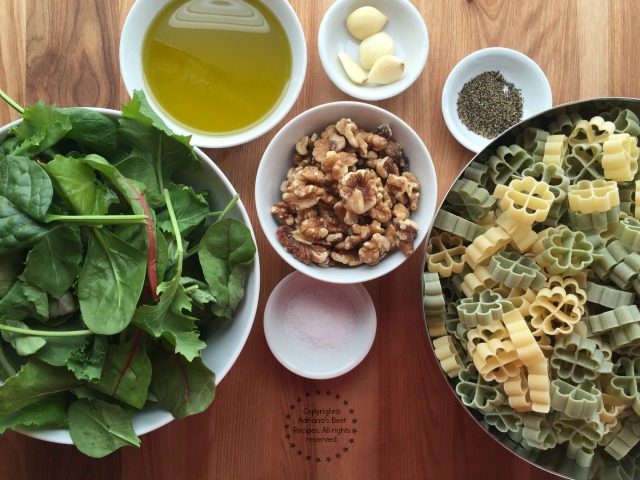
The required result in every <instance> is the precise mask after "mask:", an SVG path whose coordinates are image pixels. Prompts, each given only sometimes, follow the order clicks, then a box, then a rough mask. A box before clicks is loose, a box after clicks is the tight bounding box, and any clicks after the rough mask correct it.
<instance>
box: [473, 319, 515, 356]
mask: <svg viewBox="0 0 640 480" xmlns="http://www.w3.org/2000/svg"><path fill="white" fill-rule="evenodd" d="M507 338H509V332H508V331H507V327H505V326H504V323H502V321H500V320H496V321H494V322H491V323H489V324H488V325H478V326H477V327H475V328H470V329H469V330H468V331H467V351H468V352H469V354H470V355H473V353H474V352H475V351H476V347H477V346H478V345H479V344H480V343H488V342H489V341H491V340H494V339H495V340H505V339H507Z"/></svg>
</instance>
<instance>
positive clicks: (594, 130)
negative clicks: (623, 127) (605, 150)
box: [569, 116, 616, 147]
mask: <svg viewBox="0 0 640 480" xmlns="http://www.w3.org/2000/svg"><path fill="white" fill-rule="evenodd" d="M615 129H616V126H615V125H614V124H613V122H607V121H605V120H604V118H602V117H600V116H595V117H593V118H592V119H591V120H589V121H587V120H580V121H578V123H576V126H575V127H574V129H573V132H571V135H569V145H571V146H572V147H573V146H575V145H577V144H580V143H603V142H604V141H606V140H607V139H608V138H609V136H610V135H611V134H612V133H613V132H614V131H615Z"/></svg>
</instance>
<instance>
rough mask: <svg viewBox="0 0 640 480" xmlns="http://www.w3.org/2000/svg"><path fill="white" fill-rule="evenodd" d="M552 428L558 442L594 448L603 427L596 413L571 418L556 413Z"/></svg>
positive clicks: (601, 434) (602, 431) (602, 432)
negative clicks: (585, 416) (586, 416)
mask: <svg viewBox="0 0 640 480" xmlns="http://www.w3.org/2000/svg"><path fill="white" fill-rule="evenodd" d="M553 429H554V431H555V432H556V437H557V438H558V441H559V442H560V443H564V442H567V441H568V442H569V443H570V444H571V445H572V446H573V447H577V448H587V449H590V450H592V449H594V448H595V447H596V445H597V444H598V442H599V441H600V439H601V438H602V436H603V435H604V427H603V425H602V423H601V422H600V418H599V417H598V414H597V413H594V414H593V415H591V417H588V418H571V417H569V416H568V415H565V414H563V413H560V414H556V415H555V417H554V422H553Z"/></svg>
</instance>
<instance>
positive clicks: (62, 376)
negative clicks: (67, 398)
mask: <svg viewBox="0 0 640 480" xmlns="http://www.w3.org/2000/svg"><path fill="white" fill-rule="evenodd" d="M81 384H82V382H80V381H79V380H78V379H77V378H76V377H74V376H73V374H72V373H71V372H69V371H68V370H67V369H66V368H64V367H54V366H51V365H48V364H46V363H44V362H42V361H41V360H38V359H37V358H33V357H30V358H29V361H28V362H27V363H25V364H24V365H23V366H22V368H21V369H20V371H19V372H18V373H16V374H15V375H14V376H13V377H10V378H8V379H6V380H5V382H4V384H2V386H0V415H11V414H13V413H16V412H17V411H19V410H21V409H22V408H24V407H26V406H28V405H31V404H33V403H36V402H39V401H40V400H43V399H44V398H46V397H49V396H51V395H54V394H56V393H59V392H64V391H65V390H69V389H71V388H75V387H78V386H80V385H81Z"/></svg>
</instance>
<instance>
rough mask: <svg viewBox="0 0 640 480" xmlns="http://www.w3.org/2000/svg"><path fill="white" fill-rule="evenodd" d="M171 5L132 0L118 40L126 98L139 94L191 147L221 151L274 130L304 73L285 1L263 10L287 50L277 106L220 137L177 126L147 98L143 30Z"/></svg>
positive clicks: (295, 23)
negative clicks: (286, 75)
mask: <svg viewBox="0 0 640 480" xmlns="http://www.w3.org/2000/svg"><path fill="white" fill-rule="evenodd" d="M171 1H172V0H136V2H135V3H134V4H133V6H132V7H131V10H130V11H129V14H128V15H127V18H126V20H125V22H124V26H123V28H122V35H121V37H120V71H121V74H122V80H123V82H124V85H125V87H126V89H127V92H129V95H132V94H133V91H134V90H143V91H144V92H145V94H146V96H147V100H148V101H149V103H150V105H151V107H152V108H153V109H154V111H155V112H156V113H157V114H158V115H159V116H160V117H161V118H162V120H164V122H165V123H166V124H167V125H168V126H169V127H170V128H171V129H172V130H173V131H174V132H176V133H178V134H181V135H191V143H192V144H193V145H197V146H199V147H203V148H225V147H232V146H235V145H241V144H244V143H247V142H250V141H251V140H254V139H256V138H258V137H260V136H261V135H264V134H265V133H267V132H268V131H269V130H271V129H272V128H273V127H275V126H276V125H277V124H278V123H279V122H280V120H282V119H283V118H284V117H285V115H286V114H287V113H289V110H291V108H292V107H293V104H294V103H295V102H296V100H297V99H298V95H299V94H300V90H301V89H302V85H303V83H304V78H305V74H306V71H307V46H306V40H305V36H304V32H303V30H302V25H301V24H300V20H299V19H298V17H297V15H296V13H295V11H294V10H293V8H292V7H291V5H290V4H289V2H287V1H286V0H270V1H268V2H265V5H266V7H267V8H269V9H270V10H271V12H272V13H273V14H274V15H275V16H276V17H277V19H278V20H279V21H280V23H281V24H282V26H283V27H284V30H285V32H286V34H287V37H288V40H289V46H290V48H291V61H292V69H291V78H290V79H289V83H288V84H287V86H286V87H285V90H284V92H283V93H282V96H281V98H280V100H279V102H278V103H277V105H276V106H275V107H274V108H273V109H272V110H271V112H270V113H268V114H267V115H266V117H264V118H263V119H262V120H260V121H259V122H258V123H256V124H254V125H252V126H250V127H249V128H247V129H244V130H240V131H237V132H229V133H222V134H203V133H201V132H199V131H193V130H190V129H189V128H188V127H186V126H185V125H183V124H181V123H177V122H176V121H175V120H173V119H172V118H171V117H169V116H168V115H166V114H165V113H164V112H163V110H162V109H161V108H160V107H159V106H158V104H157V102H156V101H155V99H154V98H153V95H151V94H150V92H149V89H148V88H147V84H146V81H145V78H144V73H143V71H142V48H143V43H144V38H145V35H146V33H147V30H148V28H149V26H150V24H151V22H152V21H153V19H154V17H155V16H156V15H157V14H158V13H159V12H160V10H162V9H163V8H164V7H165V5H167V4H168V3H169V2H171ZM191 1H192V2H193V1H202V0H191ZM234 1H237V0H234ZM216 3H218V4H226V3H230V0H218V1H217V2H216ZM222 6H224V5H222ZM215 94H216V92H211V95H215Z"/></svg>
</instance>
